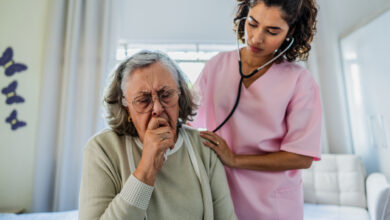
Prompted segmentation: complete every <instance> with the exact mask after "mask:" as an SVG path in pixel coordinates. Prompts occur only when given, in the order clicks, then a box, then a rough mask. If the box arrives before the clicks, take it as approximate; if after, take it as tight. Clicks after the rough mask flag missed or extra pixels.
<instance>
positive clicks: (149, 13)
mask: <svg viewBox="0 0 390 220" xmlns="http://www.w3.org/2000/svg"><path fill="white" fill-rule="evenodd" d="M235 3H236V1H235V0H196V1H194V0H164V1H161V0H148V1H124V7H123V8H122V10H123V19H122V20H123V22H122V25H123V28H122V29H121V33H120V35H121V37H122V38H123V39H126V40H127V41H130V42H137V43H145V42H153V43H161V42H163V43H167V42H173V43H209V42H212V43H221V44H222V43H235V38H234V33H233V31H232V28H233V25H232V22H233V18H234V13H235V11H234V9H235Z"/></svg>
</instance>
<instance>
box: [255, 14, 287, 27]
mask: <svg viewBox="0 0 390 220" xmlns="http://www.w3.org/2000/svg"><path fill="white" fill-rule="evenodd" d="M249 18H250V20H253V21H254V22H255V23H256V24H259V22H258V21H256V19H254V18H253V17H252V16H249ZM267 28H269V29H273V30H281V29H282V28H280V27H278V26H267Z"/></svg>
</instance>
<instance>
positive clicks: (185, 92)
mask: <svg viewBox="0 0 390 220" xmlns="http://www.w3.org/2000/svg"><path fill="white" fill-rule="evenodd" d="M156 62H160V63H161V64H163V65H164V66H165V67H166V68H167V69H168V70H169V71H170V72H171V73H172V76H173V77H174V79H175V81H176V84H177V87H178V89H179V90H180V97H179V119H180V120H179V121H178V127H180V126H181V123H185V122H186V121H187V120H190V121H192V117H193V116H195V114H196V113H195V111H196V108H197V107H198V106H197V104H196V103H195V100H194V95H193V94H192V92H191V90H190V89H189V88H188V85H187V80H186V78H185V75H184V73H183V72H182V70H181V69H180V67H179V66H178V65H177V64H176V63H175V62H174V61H173V60H172V59H170V58H169V57H168V55H166V54H165V53H162V52H160V51H149V50H143V51H140V52H138V53H136V54H134V55H133V56H131V57H129V58H128V59H126V60H125V61H123V62H122V63H121V64H119V66H118V67H117V68H116V70H115V71H114V72H113V73H112V74H110V78H109V84H108V86H107V87H106V89H105V91H104V98H103V105H104V107H105V110H106V119H107V122H108V124H109V126H110V127H111V128H112V129H113V130H114V131H115V132H116V133H118V134H119V135H131V136H138V133H137V130H136V129H135V127H134V125H133V123H132V122H129V121H128V117H129V112H128V109H127V107H126V103H123V100H122V99H123V97H124V94H125V92H126V91H127V89H131V88H128V84H127V83H126V82H127V80H128V79H129V76H130V75H131V74H132V73H133V72H134V71H135V70H136V69H139V68H142V67H147V66H149V65H151V64H153V63H156Z"/></svg>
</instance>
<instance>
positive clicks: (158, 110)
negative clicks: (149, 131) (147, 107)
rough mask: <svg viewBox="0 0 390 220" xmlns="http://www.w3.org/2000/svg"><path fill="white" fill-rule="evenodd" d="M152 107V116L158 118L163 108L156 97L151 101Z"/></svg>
mask: <svg viewBox="0 0 390 220" xmlns="http://www.w3.org/2000/svg"><path fill="white" fill-rule="evenodd" d="M152 105H153V110H152V115H153V116H160V115H161V113H162V112H163V111H164V107H163V106H162V105H161V102H160V99H159V98H157V97H156V98H155V99H153V103H152Z"/></svg>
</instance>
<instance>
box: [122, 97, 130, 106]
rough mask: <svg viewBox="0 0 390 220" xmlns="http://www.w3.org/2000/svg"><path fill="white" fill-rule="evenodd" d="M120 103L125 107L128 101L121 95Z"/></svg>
mask: <svg viewBox="0 0 390 220" xmlns="http://www.w3.org/2000/svg"><path fill="white" fill-rule="evenodd" d="M122 105H123V106H125V107H129V102H128V101H127V100H126V98H125V97H124V96H122Z"/></svg>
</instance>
